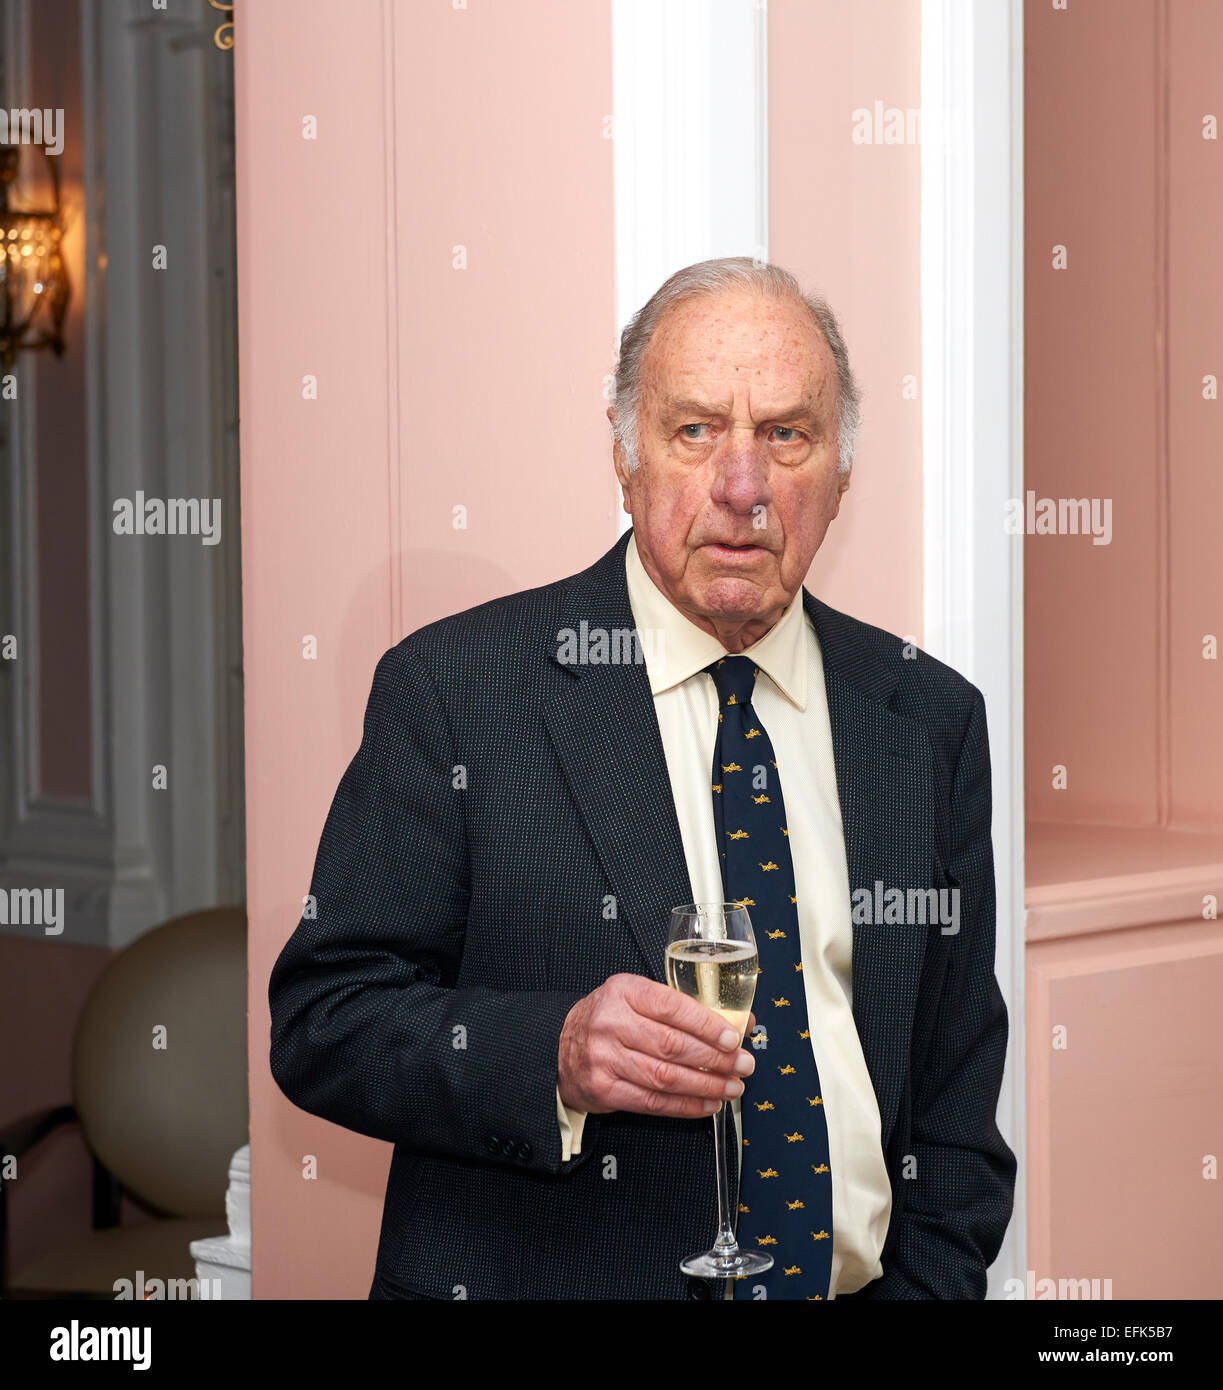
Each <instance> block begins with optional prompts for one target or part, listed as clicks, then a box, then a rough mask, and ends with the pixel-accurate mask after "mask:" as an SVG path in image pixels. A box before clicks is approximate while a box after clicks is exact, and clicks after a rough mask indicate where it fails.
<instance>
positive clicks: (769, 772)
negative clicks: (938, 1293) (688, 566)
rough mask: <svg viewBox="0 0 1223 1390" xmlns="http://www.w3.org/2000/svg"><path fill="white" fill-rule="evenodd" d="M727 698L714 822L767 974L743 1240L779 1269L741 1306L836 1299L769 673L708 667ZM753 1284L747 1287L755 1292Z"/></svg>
mask: <svg viewBox="0 0 1223 1390" xmlns="http://www.w3.org/2000/svg"><path fill="white" fill-rule="evenodd" d="M705 669H706V670H707V671H708V672H709V674H710V675H711V676H712V677H713V680H714V684H715V686H716V687H717V691H718V733H717V740H716V743H715V747H714V756H713V819H714V827H715V829H716V831H717V837H718V845H719V848H720V851H721V857H720V863H721V865H722V887H723V890H724V892H725V896H726V901H727V902H739V903H744V904H745V905H746V906H747V909H748V914H749V915H750V917H751V919H752V929H753V931H754V933H755V936H756V946H757V950H758V952H759V956H760V974H759V976H758V977H757V980H756V997H755V1000H754V1002H753V1005H752V1009H753V1012H754V1013H755V1015H756V1032H755V1033H754V1034H753V1036H752V1039H751V1042H752V1046H753V1048H754V1050H755V1055H756V1070H755V1072H754V1073H753V1074H752V1075H751V1076H749V1077H748V1078H747V1081H746V1084H745V1089H744V1093H743V1099H742V1101H741V1118H742V1136H741V1137H742V1141H743V1146H744V1147H743V1175H742V1179H741V1181H740V1184H739V1222H738V1240H739V1244H740V1245H741V1246H742V1247H743V1248H744V1249H751V1250H767V1251H768V1252H769V1254H771V1255H772V1256H773V1261H774V1263H773V1268H772V1269H770V1270H769V1271H768V1272H767V1273H766V1274H761V1275H753V1276H751V1277H750V1278H748V1279H743V1280H736V1281H735V1285H736V1287H735V1289H734V1296H735V1297H736V1298H744V1299H746V1298H753V1297H759V1294H758V1292H757V1289H758V1288H759V1287H760V1286H761V1285H763V1287H764V1291H765V1296H766V1297H768V1298H787V1299H804V1298H805V1299H816V1300H819V1299H826V1298H827V1297H828V1285H829V1281H830V1278H831V1274H832V1173H831V1169H830V1166H829V1151H828V1125H827V1121H826V1120H825V1118H824V1099H823V1093H822V1092H821V1090H820V1077H819V1072H818V1070H817V1069H816V1065H815V1054H814V1053H813V1051H812V1049H811V1033H810V1025H809V1023H808V1019H807V999H806V992H805V990H804V988H803V974H802V971H803V960H802V946H801V943H800V941H799V935H798V899H797V897H796V895H795V888H794V864H793V861H792V859H791V858H790V843H789V834H788V831H787V828H786V807H785V802H784V801H783V800H782V795H781V777H780V775H779V772H778V768H777V762H776V760H775V758H774V755H773V746H772V744H771V743H770V742H769V736H768V734H767V733H766V732H765V729H764V726H763V724H761V722H760V720H759V718H758V717H757V715H756V713H755V711H754V710H753V709H752V694H753V691H754V689H755V685H756V677H757V675H758V674H759V671H758V669H757V668H756V666H755V665H754V664H753V663H752V662H751V661H750V660H749V659H748V658H747V657H744V656H728V657H723V658H722V660H721V661H716V662H714V664H713V665H712V666H708V667H706V668H705ZM745 1285H746V1286H747V1287H745Z"/></svg>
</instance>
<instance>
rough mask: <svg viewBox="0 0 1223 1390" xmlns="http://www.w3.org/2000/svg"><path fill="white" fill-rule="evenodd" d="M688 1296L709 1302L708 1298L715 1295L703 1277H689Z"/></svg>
mask: <svg viewBox="0 0 1223 1390" xmlns="http://www.w3.org/2000/svg"><path fill="white" fill-rule="evenodd" d="M688 1297H689V1298H697V1299H700V1300H701V1301H702V1302H708V1300H709V1299H710V1298H712V1297H713V1294H712V1292H711V1290H710V1288H709V1285H708V1284H707V1283H705V1281H704V1280H703V1279H689V1280H688Z"/></svg>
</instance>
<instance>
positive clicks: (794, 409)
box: [663, 396, 818, 422]
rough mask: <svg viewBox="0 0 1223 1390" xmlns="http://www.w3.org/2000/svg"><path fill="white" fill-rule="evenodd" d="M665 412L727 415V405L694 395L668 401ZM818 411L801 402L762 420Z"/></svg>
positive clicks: (668, 415)
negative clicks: (699, 399)
mask: <svg viewBox="0 0 1223 1390" xmlns="http://www.w3.org/2000/svg"><path fill="white" fill-rule="evenodd" d="M663 414H664V416H665V417H666V418H667V419H671V418H673V417H675V416H679V415H725V414H726V407H725V406H718V405H711V404H710V403H709V402H708V401H698V400H696V399H695V398H694V397H688V396H685V397H681V398H680V399H677V400H672V401H667V402H666V403H665V405H664V406H663ZM817 414H818V412H817V411H816V409H815V407H814V406H813V405H812V403H811V402H810V401H803V402H800V403H799V404H798V405H795V406H791V407H790V409H788V410H784V411H776V412H772V413H766V414H764V415H762V417H761V419H762V420H772V421H774V422H778V421H782V420H806V419H813V418H815V417H816V416H817Z"/></svg>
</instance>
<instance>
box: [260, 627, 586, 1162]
mask: <svg viewBox="0 0 1223 1390" xmlns="http://www.w3.org/2000/svg"><path fill="white" fill-rule="evenodd" d="M408 640H409V641H410V639H408ZM460 762H461V759H460V758H459V756H458V755H457V754H456V751H455V749H454V746H453V740H452V735H451V729H450V725H449V721H448V719H447V715H446V711H445V708H444V706H443V704H442V701H441V699H440V697H439V695H438V692H437V689H436V687H435V685H434V683H433V680H432V678H431V676H430V675H429V672H428V671H427V669H426V668H425V666H424V665H423V663H422V662H421V661H420V659H419V658H418V657H417V656H415V655H414V654H413V653H412V651H411V649H410V648H409V646H408V645H407V643H400V644H399V646H397V647H393V648H392V649H391V650H390V651H388V652H386V653H385V654H384V656H383V657H382V659H381V660H380V661H379V663H378V667H377V670H376V672H375V674H374V680H373V687H372V690H371V692H370V697H369V702H368V705H367V707H366V712H365V724H364V732H363V737H362V740H361V746H360V748H359V749H358V750H357V753H356V755H355V757H354V758H353V760H352V762H351V763H350V764H349V767H348V769H347V771H346V772H345V773H344V776H343V778H342V779H341V781H340V785H339V788H338V790H337V791H336V794H335V798H334V800H333V801H332V804H331V810H330V812H329V814H328V816H327V821H326V824H325V826H324V829H323V834H322V839H321V841H320V844H319V848H318V854H317V857H316V859H315V864H314V874H313V877H312V880H311V884H310V898H309V899H308V901H307V904H306V911H305V913H304V915H303V917H302V919H301V921H300V922H299V923H298V925H297V928H296V930H295V931H294V932H293V934H292V936H291V937H290V938H289V940H288V942H287V943H286V944H285V946H284V948H283V949H282V951H281V952H280V955H279V957H278V959H277V960H276V963H275V965H274V967H273V969H272V973H271V978H270V980H269V985H268V1002H269V1004H270V1007H271V1054H270V1066H271V1070H272V1075H273V1076H274V1077H275V1079H276V1083H277V1085H279V1087H280V1089H281V1090H282V1091H283V1092H284V1093H285V1095H286V1096H288V1098H289V1099H290V1100H291V1101H293V1102H294V1104H296V1105H298V1106H300V1107H301V1108H302V1109H303V1110H307V1111H309V1112H310V1113H311V1114H313V1115H318V1116H321V1117H322V1118H323V1119H326V1120H331V1121H332V1122H333V1123H335V1124H338V1125H343V1126H344V1127H345V1128H347V1129H352V1130H356V1131H357V1133H359V1134H368V1135H371V1136H373V1137H374V1138H377V1139H385V1140H388V1141H389V1142H391V1143H395V1144H403V1145H405V1146H406V1147H407V1148H409V1149H411V1150H413V1151H415V1152H418V1153H422V1154H435V1155H441V1156H444V1157H449V1158H461V1159H469V1160H477V1161H483V1162H487V1163H497V1164H505V1165H509V1166H512V1167H519V1168H526V1169H531V1170H534V1171H536V1172H542V1173H549V1174H564V1173H568V1172H569V1171H571V1170H572V1169H574V1168H576V1167H577V1166H578V1165H579V1164H580V1163H581V1162H582V1161H583V1156H582V1155H578V1156H575V1157H574V1158H572V1159H571V1160H568V1161H565V1160H564V1159H563V1158H562V1147H561V1136H560V1133H559V1127H558V1122H557V1120H558V1116H557V1050H558V1047H559V1042H560V1033H561V1028H562V1026H563V1025H564V1021H565V1017H566V1015H567V1014H568V1012H569V1010H570V1008H572V1006H573V1005H574V1004H575V1003H576V1002H577V1000H578V999H579V998H580V997H581V996H580V995H579V994H577V993H565V992H560V991H524V990H513V989H505V990H500V989H490V988H487V987H471V988H458V987H457V985H456V981H457V978H458V974H459V966H460V963H461V960H462V955H463V946H464V939H465V934H466V927H467V908H468V901H469V896H470V872H469V863H468V854H467V838H466V828H465V810H464V804H463V799H464V796H465V791H464V790H463V787H464V785H465V783H464V780H463V775H462V770H461V769H460V768H459V766H458V765H459V763H460ZM597 1121H598V1117H592V1120H591V1123H590V1128H591V1129H593V1128H594V1127H595V1126H596V1125H597ZM589 1153H590V1148H589V1146H587V1149H586V1154H585V1157H588V1156H589Z"/></svg>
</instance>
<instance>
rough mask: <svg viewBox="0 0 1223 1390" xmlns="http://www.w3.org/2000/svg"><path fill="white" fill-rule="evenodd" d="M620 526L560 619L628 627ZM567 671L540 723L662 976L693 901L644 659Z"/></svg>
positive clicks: (624, 910) (645, 952)
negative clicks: (678, 919)
mask: <svg viewBox="0 0 1223 1390" xmlns="http://www.w3.org/2000/svg"><path fill="white" fill-rule="evenodd" d="M628 539H629V538H628V534H627V533H626V534H625V535H624V536H623V537H622V538H621V540H620V541H619V542H618V543H617V545H615V546H614V547H613V548H612V550H610V551H609V552H608V554H607V555H605V556H604V557H603V559H602V560H600V561H598V563H597V564H595V565H593V566H592V567H591V568H590V569H588V570H585V571H583V572H582V573H581V574H580V575H577V576H576V577H575V579H574V582H573V584H572V585H571V586H570V589H569V590H568V592H567V594H566V597H565V600H564V602H563V605H562V609H561V615H560V626H561V627H562V628H563V627H571V628H573V629H574V631H575V632H576V631H580V625H581V624H582V623H583V622H585V624H586V625H587V626H586V631H587V633H589V634H593V633H594V632H595V631H596V629H602V630H603V631H604V632H607V633H615V632H627V631H630V630H631V629H632V628H633V613H632V608H631V607H630V605H629V600H628V584H627V581H626V579H625V576H624V552H625V550H626V548H627V546H628ZM565 669H566V670H567V671H568V672H569V674H570V676H571V677H572V679H571V680H570V682H569V683H568V684H567V686H566V687H565V688H564V689H563V690H562V691H561V693H560V694H559V695H558V696H557V698H556V699H555V700H554V701H553V703H552V704H551V705H550V706H549V707H548V708H547V709H545V710H544V712H543V719H544V725H545V727H546V728H547V730H548V734H549V736H550V738H551V739H552V744H553V747H554V748H555V749H556V755H557V758H558V759H559V760H560V764H561V769H562V771H563V773H564V776H565V779H566V781H567V782H568V784H569V788H570V790H571V791H572V793H573V798H574V801H575V803H576V805H577V807H578V811H579V813H580V814H581V816H582V819H583V821H584V822H585V824H586V829H587V831H588V832H589V834H590V838H591V840H592V841H593V842H594V846H595V852H596V853H597V854H598V857H599V862H600V864H601V865H602V868H603V872H604V873H605V874H606V875H607V879H608V882H609V884H610V885H611V891H612V893H613V894H614V895H615V899H616V913H617V916H618V917H620V918H622V919H623V920H624V921H625V922H626V923H627V925H628V927H629V930H630V931H631V932H632V933H633V936H634V938H635V940H636V942H637V945H638V947H639V948H640V951H641V955H642V959H643V961H644V963H645V967H646V971H647V973H648V974H649V976H650V977H651V978H652V979H655V980H658V981H660V982H663V983H665V980H666V973H665V969H664V964H663V960H664V953H665V951H666V947H667V934H668V931H669V929H670V925H671V909H672V908H673V907H676V906H678V905H679V904H681V903H687V902H691V901H692V886H691V881H690V879H689V876H688V865H687V862H686V860H685V858H684V847H683V842H682V840H681V838H680V830H679V820H678V818H677V816H676V814H675V801H674V798H673V797H672V794H671V782H670V778H669V777H668V775H667V760H666V754H665V753H664V751H663V746H662V735H661V733H660V732H659V728H658V716H657V715H656V714H655V712H654V698H653V696H652V695H651V694H650V682H649V677H648V675H647V673H646V668H645V663H644V662H643V661H639V662H634V663H631V664H617V665H590V664H578V665H569V666H566V667H565Z"/></svg>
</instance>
